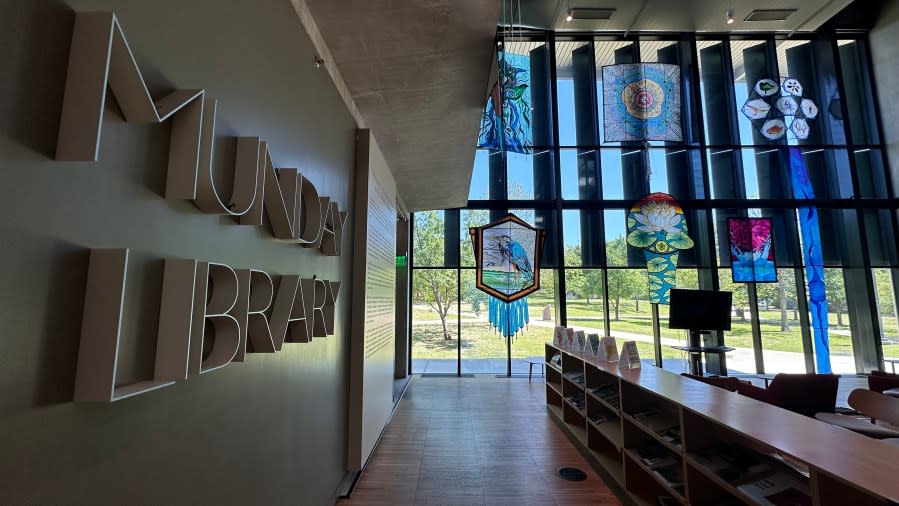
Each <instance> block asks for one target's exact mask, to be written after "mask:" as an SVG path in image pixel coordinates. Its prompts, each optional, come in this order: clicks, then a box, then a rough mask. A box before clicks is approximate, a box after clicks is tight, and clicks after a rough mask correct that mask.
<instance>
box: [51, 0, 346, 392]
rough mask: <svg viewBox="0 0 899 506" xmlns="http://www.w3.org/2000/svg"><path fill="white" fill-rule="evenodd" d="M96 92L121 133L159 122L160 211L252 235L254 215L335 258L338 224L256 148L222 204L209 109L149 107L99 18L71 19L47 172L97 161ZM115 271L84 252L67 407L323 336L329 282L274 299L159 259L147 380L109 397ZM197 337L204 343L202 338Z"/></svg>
mask: <svg viewBox="0 0 899 506" xmlns="http://www.w3.org/2000/svg"><path fill="white" fill-rule="evenodd" d="M107 88H108V89H110V90H111V91H112V95H113V96H114V97H115V99H116V102H117V103H118V105H119V106H120V108H121V111H122V114H123V115H124V117H125V120H126V121H127V122H130V123H162V122H164V121H170V122H171V138H170V142H169V159H168V170H167V175H166V187H165V198H166V199H171V200H190V201H192V202H193V203H194V205H196V207H197V209H199V210H200V211H201V212H203V213H206V214H211V215H226V216H232V217H234V218H235V222H236V223H238V224H239V225H252V226H259V227H261V226H262V225H263V214H264V215H265V216H266V217H268V221H269V223H270V224H271V230H270V233H271V235H272V236H273V239H276V240H278V241H280V242H286V243H291V244H294V245H297V246H299V247H303V248H310V249H314V250H318V251H319V252H321V253H322V254H324V255H328V256H339V255H340V254H341V250H342V242H343V239H342V235H343V234H342V233H343V228H344V225H345V223H346V219H347V213H346V212H345V211H341V210H340V208H339V205H338V203H337V202H334V201H332V200H331V199H330V198H329V197H326V196H320V195H319V194H318V190H316V188H315V185H314V184H313V183H312V182H311V181H309V180H308V179H307V178H306V177H304V176H303V175H302V174H300V173H299V171H298V170H297V169H295V168H278V169H276V168H275V166H274V162H273V161H272V157H271V153H270V151H269V148H268V145H267V143H266V142H265V141H264V140H262V139H261V138H259V137H238V138H237V149H236V153H235V159H234V178H233V181H234V184H233V190H232V191H231V194H230V195H224V196H223V195H222V192H221V191H220V189H218V188H216V184H215V180H214V177H213V163H212V162H213V147H214V146H213V145H214V141H215V118H216V108H217V103H216V101H215V100H210V99H208V98H207V96H206V92H205V90H202V89H191V90H175V91H173V92H172V93H170V94H169V95H167V96H165V97H163V98H161V99H159V100H154V99H153V98H152V97H151V96H150V93H149V91H148V89H147V86H146V84H145V82H144V78H143V76H142V74H141V71H140V69H139V68H138V66H137V63H136V61H135V59H134V56H133V54H132V52H131V49H130V47H129V46H128V42H127V41H126V40H125V35H124V32H123V31H122V28H121V25H120V24H119V22H118V20H117V19H116V16H115V14H113V13H110V12H86V13H78V14H77V15H76V18H75V27H74V31H73V34H72V45H71V50H70V54H69V66H68V71H67V75H66V87H65V97H64V100H63V107H62V115H61V118H60V126H59V136H58V139H57V146H56V159H57V160H61V161H96V160H97V158H98V156H99V152H100V137H101V132H102V126H103V110H104V107H105V102H106V90H107ZM127 262H128V250H127V249H95V250H92V251H91V259H90V267H89V271H88V282H87V291H86V294H85V307H84V318H83V323H82V329H81V346H80V348H79V352H78V368H77V372H76V380H75V400H76V401H99V402H111V401H115V400H118V399H123V398H126V397H130V396H133V395H137V394H141V393H144V392H147V391H150V390H154V389H157V388H160V387H164V386H168V385H171V384H173V383H174V382H175V381H177V380H183V379H186V378H187V375H188V373H189V372H190V373H192V374H202V373H205V372H209V371H212V370H215V369H218V368H221V367H224V366H225V365H227V364H229V363H231V362H232V361H243V360H244V357H245V355H246V353H247V351H248V349H249V350H250V351H252V352H261V353H274V352H276V351H279V350H280V349H281V346H282V345H283V343H285V342H309V341H311V339H312V338H313V337H325V336H327V335H330V334H332V333H333V328H334V305H335V302H336V299H337V295H338V292H339V289H340V283H339V282H336V281H328V280H320V279H315V278H314V277H313V279H300V277H299V276H296V275H286V276H282V277H281V280H280V283H278V285H277V287H278V290H277V293H275V290H274V287H275V284H274V283H273V281H272V278H271V276H269V275H268V274H267V273H265V272H263V271H260V270H255V269H233V268H231V267H230V266H227V265H224V264H220V263H212V262H203V261H198V260H184V259H168V260H166V262H165V271H164V274H163V288H162V294H161V298H160V301H161V305H160V310H159V313H160V314H159V331H158V336H157V350H156V365H155V371H154V376H153V378H152V379H151V380H148V381H143V382H139V383H136V384H132V385H128V386H122V387H116V386H115V371H116V365H117V362H118V349H119V329H120V327H121V324H122V308H123V306H124V293H125V286H126V271H127V269H126V267H127ZM267 314H270V315H271V316H270V317H268V316H266V315H267ZM207 324H208V325H207ZM209 328H211V329H213V330H214V332H211V333H209V335H207V332H208V329H209ZM248 344H249V346H248Z"/></svg>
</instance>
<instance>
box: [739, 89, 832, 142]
mask: <svg viewBox="0 0 899 506" xmlns="http://www.w3.org/2000/svg"><path fill="white" fill-rule="evenodd" d="M803 92H804V89H803V87H802V84H801V83H800V82H799V81H798V80H796V79H793V78H790V77H788V78H785V79H784V80H783V82H782V83H780V84H778V82H777V81H775V80H774V79H769V78H765V79H759V80H758V82H756V83H755V86H753V87H752V91H750V92H749V97H748V98H747V99H746V102H745V103H744V104H743V107H742V109H740V111H741V112H742V113H743V115H744V116H746V117H747V118H749V120H750V121H751V122H752V124H753V126H754V127H755V128H756V129H757V130H758V131H759V133H760V134H762V136H763V137H764V138H766V139H768V140H769V141H776V140H778V139H782V138H783V137H784V136H785V135H786V134H787V132H793V135H794V136H795V137H796V138H797V139H799V140H805V139H808V136H809V133H810V132H811V125H810V124H809V122H810V121H812V120H813V119H815V118H816V117H817V116H818V106H817V105H815V102H814V101H812V100H811V99H808V98H802V94H803ZM788 123H789V126H787V124H788Z"/></svg>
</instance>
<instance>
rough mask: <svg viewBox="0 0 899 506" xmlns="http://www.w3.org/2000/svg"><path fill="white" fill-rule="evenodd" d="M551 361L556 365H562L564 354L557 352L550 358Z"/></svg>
mask: <svg viewBox="0 0 899 506" xmlns="http://www.w3.org/2000/svg"><path fill="white" fill-rule="evenodd" d="M549 362H550V363H551V364H552V365H554V366H557V367H562V354H561V353H556V354H555V355H553V356H552V358H550V359H549Z"/></svg>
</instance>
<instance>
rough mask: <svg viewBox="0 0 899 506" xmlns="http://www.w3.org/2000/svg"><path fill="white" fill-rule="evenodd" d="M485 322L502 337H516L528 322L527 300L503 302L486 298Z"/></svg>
mask: <svg viewBox="0 0 899 506" xmlns="http://www.w3.org/2000/svg"><path fill="white" fill-rule="evenodd" d="M487 320H488V321H489V322H490V324H491V325H492V326H493V328H494V330H497V331H499V333H500V334H502V336H503V337H512V336H514V335H516V334H517V333H518V331H519V330H521V329H522V328H524V327H525V326H526V325H527V324H528V322H529V321H530V317H529V316H528V298H527V297H522V298H520V299H518V300H513V301H512V302H503V301H501V300H499V299H497V298H496V297H490V296H488V301H487Z"/></svg>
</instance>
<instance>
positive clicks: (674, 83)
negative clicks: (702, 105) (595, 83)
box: [602, 63, 683, 142]
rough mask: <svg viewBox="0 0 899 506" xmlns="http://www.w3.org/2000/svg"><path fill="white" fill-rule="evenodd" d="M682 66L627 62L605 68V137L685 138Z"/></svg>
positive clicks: (643, 138) (603, 86)
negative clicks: (681, 80)
mask: <svg viewBox="0 0 899 506" xmlns="http://www.w3.org/2000/svg"><path fill="white" fill-rule="evenodd" d="M680 88H681V85H680V67H679V66H678V65H670V64H667V63H626V64H621V65H607V66H605V67H603V68H602V95H603V125H604V129H605V140H606V141H608V142H617V141H671V142H679V141H682V140H683V132H682V130H681V97H680Z"/></svg>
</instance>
